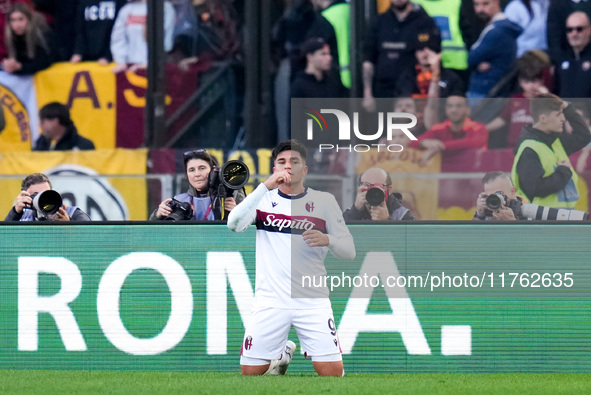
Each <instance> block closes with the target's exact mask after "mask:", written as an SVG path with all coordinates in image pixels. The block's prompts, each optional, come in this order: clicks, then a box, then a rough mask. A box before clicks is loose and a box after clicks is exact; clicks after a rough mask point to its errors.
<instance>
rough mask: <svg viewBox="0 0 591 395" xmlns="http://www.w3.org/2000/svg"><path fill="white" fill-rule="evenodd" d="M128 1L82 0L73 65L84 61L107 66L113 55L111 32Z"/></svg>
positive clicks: (77, 17) (71, 59) (78, 11)
mask: <svg viewBox="0 0 591 395" xmlns="http://www.w3.org/2000/svg"><path fill="white" fill-rule="evenodd" d="M126 3H127V0H111V1H105V0H81V1H80V2H79V4H78V9H77V10H76V23H75V26H76V34H75V42H74V50H73V55H72V57H71V58H70V62H71V63H78V62H80V61H83V60H87V61H98V63H99V64H101V65H107V64H109V62H111V61H112V60H113V56H112V55H111V30H113V24H114V23H115V18H117V14H118V13H119V10H120V9H121V7H123V6H124V5H125V4H126Z"/></svg>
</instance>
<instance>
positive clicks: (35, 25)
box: [0, 3, 54, 74]
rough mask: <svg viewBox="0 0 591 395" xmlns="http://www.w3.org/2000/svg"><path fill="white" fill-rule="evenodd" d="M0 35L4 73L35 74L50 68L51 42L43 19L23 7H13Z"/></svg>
mask: <svg viewBox="0 0 591 395" xmlns="http://www.w3.org/2000/svg"><path fill="white" fill-rule="evenodd" d="M7 18H8V24H7V25H6V29H5V32H4V39H5V43H6V48H7V50H8V57H7V58H4V60H2V63H1V64H0V66H1V67H2V69H3V70H4V71H6V72H7V73H12V74H35V73H36V72H38V71H41V70H44V69H46V68H48V67H49V66H50V65H51V62H52V60H53V51H54V40H53V35H52V33H51V30H50V29H49V28H48V27H47V24H46V22H45V19H44V18H43V16H41V15H40V14H39V13H37V12H35V11H33V10H32V9H31V7H29V6H28V5H27V4H25V3H16V4H14V6H13V7H12V9H11V10H10V11H9V12H8V14H7Z"/></svg>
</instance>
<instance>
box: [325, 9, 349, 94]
mask: <svg viewBox="0 0 591 395" xmlns="http://www.w3.org/2000/svg"><path fill="white" fill-rule="evenodd" d="M322 16H323V17H325V18H326V19H327V20H328V21H329V22H330V24H331V25H332V27H333V28H334V31H335V34H336V36H337V48H338V50H339V68H340V72H341V82H342V84H343V86H345V88H351V68H350V63H351V55H350V52H351V51H350V47H349V46H350V43H351V6H350V5H349V3H340V4H335V5H333V6H330V7H328V8H327V9H326V10H324V11H322Z"/></svg>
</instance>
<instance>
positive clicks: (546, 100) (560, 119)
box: [511, 93, 591, 208]
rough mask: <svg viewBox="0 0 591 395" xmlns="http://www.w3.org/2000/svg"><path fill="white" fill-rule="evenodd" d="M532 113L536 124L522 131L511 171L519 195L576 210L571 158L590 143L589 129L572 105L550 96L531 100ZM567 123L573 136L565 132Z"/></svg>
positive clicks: (575, 188)
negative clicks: (566, 122)
mask: <svg viewBox="0 0 591 395" xmlns="http://www.w3.org/2000/svg"><path fill="white" fill-rule="evenodd" d="M530 110H531V114H532V117H533V119H534V124H533V125H531V126H526V127H525V128H523V132H521V136H520V143H519V145H518V146H517V149H516V154H515V160H514V162H513V168H512V170H511V177H512V178H513V183H514V184H515V188H517V193H518V194H519V195H522V196H525V197H527V199H528V200H529V201H531V202H532V203H535V204H539V205H540V206H548V207H555V208H573V207H574V206H575V204H576V203H577V201H578V200H579V192H578V188H577V181H578V178H579V177H578V175H577V173H576V172H575V170H574V169H573V167H572V165H571V163H570V161H569V158H568V157H569V155H571V154H573V153H575V152H577V151H578V150H580V149H582V148H583V147H585V145H587V144H588V143H589V141H590V140H591V134H590V133H589V127H588V126H587V124H586V123H585V120H584V119H583V117H581V116H580V115H579V114H578V113H577V112H576V111H575V109H574V108H573V106H570V105H568V103H567V102H565V101H563V100H562V99H561V98H559V97H558V96H555V95H553V94H551V93H546V94H541V95H538V96H536V97H535V98H534V99H532V100H531V107H530ZM565 120H568V122H569V123H570V125H571V126H572V129H573V132H572V134H568V133H563V131H564V122H565Z"/></svg>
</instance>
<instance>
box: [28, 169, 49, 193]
mask: <svg viewBox="0 0 591 395" xmlns="http://www.w3.org/2000/svg"><path fill="white" fill-rule="evenodd" d="M44 182H46V183H48V184H49V188H53V187H52V186H51V181H49V177H47V176H46V175H45V174H43V173H33V174H29V175H28V176H26V177H25V179H24V180H23V182H22V183H21V191H26V190H27V189H29V187H30V186H31V185H37V184H43V183H44Z"/></svg>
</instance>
